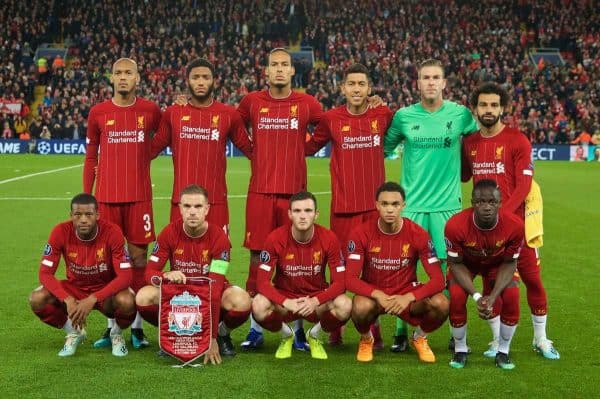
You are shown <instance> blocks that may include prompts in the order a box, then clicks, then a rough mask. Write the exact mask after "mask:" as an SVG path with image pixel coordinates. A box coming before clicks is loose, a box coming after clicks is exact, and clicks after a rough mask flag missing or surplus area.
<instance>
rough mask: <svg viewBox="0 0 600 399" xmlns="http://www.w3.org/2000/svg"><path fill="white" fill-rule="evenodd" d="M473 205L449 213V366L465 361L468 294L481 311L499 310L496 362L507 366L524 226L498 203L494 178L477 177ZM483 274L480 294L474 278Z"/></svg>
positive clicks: (460, 365)
mask: <svg viewBox="0 0 600 399" xmlns="http://www.w3.org/2000/svg"><path fill="white" fill-rule="evenodd" d="M471 203H472V204H473V207H472V208H469V209H465V210H464V211H462V212H460V213H457V214H456V215H454V216H452V217H451V218H450V220H448V223H447V224H446V231H445V234H446V246H447V247H448V264H449V266H450V268H449V269H448V281H449V291H450V325H451V326H452V335H453V337H454V344H455V345H454V356H453V358H452V360H451V361H450V367H453V368H463V367H465V364H466V363H467V354H468V348H467V298H468V297H467V295H470V296H472V297H473V299H474V300H475V302H477V310H478V312H479V315H480V316H481V317H482V318H484V319H488V320H489V319H491V318H494V317H496V316H498V315H500V333H499V336H498V349H497V351H496V350H494V351H493V352H492V353H491V354H488V352H485V353H484V355H486V356H490V355H491V356H495V358H496V366H498V367H500V368H502V369H504V370H511V369H513V368H514V367H515V365H514V364H513V363H512V362H511V361H510V359H509V357H508V352H509V349H510V341H511V340H512V337H513V335H514V333H515V330H516V328H517V323H518V321H519V278H518V277H517V275H516V273H515V271H516V268H517V259H518V258H519V253H520V251H521V248H522V246H523V239H524V233H523V231H524V227H523V222H522V221H521V219H519V217H518V216H517V215H515V214H513V213H511V212H510V211H507V210H504V209H503V208H502V209H500V210H499V208H500V204H501V203H500V191H499V189H498V187H497V185H496V182H495V181H494V180H488V179H485V180H479V181H478V182H477V183H475V186H474V187H473V196H472V199H471ZM477 274H480V275H481V278H482V279H483V296H482V295H481V294H480V293H478V292H476V290H475V286H474V285H473V278H474V277H475V276H476V275H477Z"/></svg>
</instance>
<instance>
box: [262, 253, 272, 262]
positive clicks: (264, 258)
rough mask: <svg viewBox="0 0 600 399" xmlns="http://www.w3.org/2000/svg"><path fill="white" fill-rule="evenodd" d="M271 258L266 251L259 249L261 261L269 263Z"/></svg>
mask: <svg viewBox="0 0 600 399" xmlns="http://www.w3.org/2000/svg"><path fill="white" fill-rule="evenodd" d="M270 260H271V254H269V252H268V251H260V261H261V262H262V263H269V261H270Z"/></svg>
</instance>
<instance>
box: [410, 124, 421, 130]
mask: <svg viewBox="0 0 600 399" xmlns="http://www.w3.org/2000/svg"><path fill="white" fill-rule="evenodd" d="M420 128H421V126H420V125H413V127H411V128H410V130H419V129H420Z"/></svg>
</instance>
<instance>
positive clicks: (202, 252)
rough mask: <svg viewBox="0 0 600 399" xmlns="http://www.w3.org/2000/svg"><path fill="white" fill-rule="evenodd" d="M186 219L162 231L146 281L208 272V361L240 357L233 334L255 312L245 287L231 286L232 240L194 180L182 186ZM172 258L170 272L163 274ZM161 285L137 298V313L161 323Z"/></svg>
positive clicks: (181, 279)
mask: <svg viewBox="0 0 600 399" xmlns="http://www.w3.org/2000/svg"><path fill="white" fill-rule="evenodd" d="M179 209H180V211H181V217H182V218H181V219H179V220H176V221H174V222H172V223H170V224H169V225H167V227H165V228H164V229H163V230H162V231H161V232H160V234H159V236H158V239H157V241H156V245H155V247H154V250H153V251H152V255H151V256H150V259H149V262H148V266H147V269H146V280H147V282H148V283H149V284H152V280H153V277H154V276H159V277H162V278H163V279H166V280H168V281H171V282H174V283H185V282H186V278H190V277H203V276H208V277H209V278H211V279H212V280H213V286H212V289H211V314H212V339H211V344H210V349H209V350H208V352H207V354H206V356H205V358H204V363H208V362H209V361H210V362H211V363H212V364H219V363H221V355H223V356H235V350H234V348H233V344H232V342H231V337H230V335H229V332H230V331H231V330H232V329H234V328H236V327H239V326H240V325H242V324H244V322H245V321H246V320H247V319H248V317H249V316H250V307H251V303H250V296H249V295H248V293H247V292H246V291H244V290H243V289H241V288H240V287H236V286H233V285H230V284H229V282H228V281H227V279H226V278H225V275H226V273H227V269H228V268H229V253H230V250H231V243H230V242H229V238H227V235H225V232H224V231H223V229H222V226H220V225H217V224H213V223H208V222H207V221H206V215H207V214H208V212H209V209H210V205H209V202H208V192H207V191H206V189H204V188H202V187H200V186H198V185H195V184H192V185H190V186H187V187H185V188H184V189H182V190H181V193H180V197H179ZM167 261H169V263H170V264H171V270H170V271H167V272H162V270H163V267H164V266H165V263H166V262H167ZM158 303H159V289H158V288H157V287H155V286H154V285H147V286H145V287H143V288H142V289H140V290H139V292H138V294H137V296H136V304H137V308H138V311H139V312H140V314H141V315H142V317H143V318H144V320H146V321H147V322H149V323H151V324H154V325H155V326H156V325H158Z"/></svg>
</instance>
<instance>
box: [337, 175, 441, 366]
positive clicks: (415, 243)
mask: <svg viewBox="0 0 600 399" xmlns="http://www.w3.org/2000/svg"><path fill="white" fill-rule="evenodd" d="M375 198H376V201H377V204H376V206H377V211H378V212H379V219H377V220H376V221H368V222H366V223H363V224H361V225H359V226H357V227H356V228H355V229H354V230H353V231H352V233H351V234H350V240H349V241H348V258H347V259H348V262H347V268H348V272H347V273H346V287H347V288H348V290H349V291H352V292H354V293H355V294H356V295H355V296H354V300H353V301H352V321H353V322H354V325H355V327H356V329H357V330H358V332H359V334H360V336H361V337H360V342H359V345H358V353H357V355H356V358H357V360H358V361H360V362H370V361H371V360H373V336H372V335H371V332H370V331H369V327H370V326H371V324H372V323H373V322H374V321H375V320H376V319H377V318H378V317H379V315H381V314H383V313H388V314H392V315H394V316H397V317H399V318H402V319H403V320H405V321H407V322H409V323H410V324H411V325H414V326H417V328H416V330H415V332H414V334H413V336H412V339H411V340H410V343H411V346H412V347H413V348H415V350H416V351H417V354H418V356H419V359H420V360H421V361H422V362H426V363H433V362H435V355H434V354H433V352H432V350H431V348H430V347H429V344H428V343H427V337H426V335H427V333H429V332H432V331H434V330H436V329H437V328H438V327H439V326H441V325H442V324H443V323H444V321H445V320H446V318H447V317H448V299H447V298H446V297H445V296H444V294H443V293H442V290H443V289H444V276H443V275H442V270H441V268H440V262H439V260H438V258H437V256H436V254H435V249H434V247H433V243H432V242H431V238H430V237H429V234H427V232H426V231H425V230H424V229H423V228H422V227H420V226H419V225H418V224H416V223H414V222H412V221H411V220H409V219H407V218H403V217H402V216H401V212H402V208H404V190H403V189H402V187H400V185H398V184H397V183H393V182H387V183H384V184H383V185H381V186H380V187H379V188H378V190H377V193H376V194H375ZM418 260H421V262H422V263H423V267H424V268H425V271H426V272H427V274H428V276H429V281H428V282H427V283H425V284H421V283H420V282H419V281H418V280H417V261H418Z"/></svg>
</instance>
